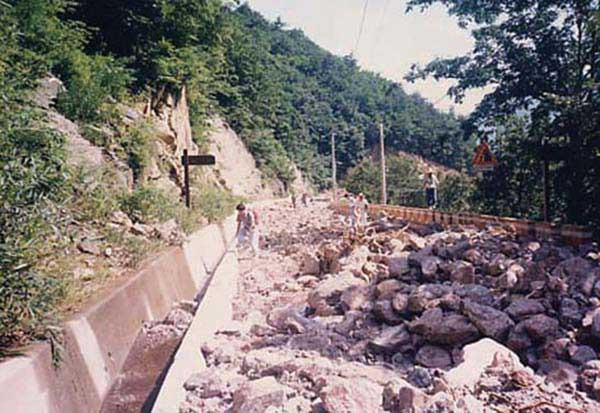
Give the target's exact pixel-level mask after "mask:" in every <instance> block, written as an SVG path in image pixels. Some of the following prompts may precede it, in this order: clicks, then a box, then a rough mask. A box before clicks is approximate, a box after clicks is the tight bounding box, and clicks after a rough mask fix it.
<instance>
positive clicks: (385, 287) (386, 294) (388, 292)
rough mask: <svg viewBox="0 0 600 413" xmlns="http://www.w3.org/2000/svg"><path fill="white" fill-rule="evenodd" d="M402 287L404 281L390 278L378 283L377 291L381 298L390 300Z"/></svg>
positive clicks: (378, 296)
mask: <svg viewBox="0 0 600 413" xmlns="http://www.w3.org/2000/svg"><path fill="white" fill-rule="evenodd" d="M401 289H402V283H401V282H400V281H398V280H394V279H390V280H385V281H382V282H380V283H379V284H377V287H375V292H376V293H377V298H378V299H379V300H389V299H391V298H393V297H394V296H395V295H396V292H398V291H400V290H401Z"/></svg>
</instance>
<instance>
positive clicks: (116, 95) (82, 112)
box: [56, 51, 132, 121]
mask: <svg viewBox="0 0 600 413" xmlns="http://www.w3.org/2000/svg"><path fill="white" fill-rule="evenodd" d="M58 70H59V73H60V74H61V78H62V80H63V82H64V83H65V86H66V90H65V91H64V92H62V93H60V95H59V96H58V99H57V102H56V106H57V108H58V109H59V110H60V111H61V112H63V113H64V114H65V116H67V117H68V118H70V119H74V120H81V121H103V120H108V119H109V118H110V115H111V106H110V103H109V102H110V100H111V99H121V98H123V97H124V95H125V94H126V92H127V87H128V86H129V84H130V83H131V81H132V77H131V74H130V71H129V70H127V69H126V68H125V67H124V66H123V65H122V63H120V62H119V61H117V60H115V59H114V58H112V57H109V56H100V55H94V56H88V55H86V54H85V53H83V52H81V51H76V52H73V53H71V54H70V56H68V57H67V58H65V59H64V61H63V62H61V65H60V67H59V68H58Z"/></svg>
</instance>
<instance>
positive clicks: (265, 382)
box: [232, 377, 292, 413]
mask: <svg viewBox="0 0 600 413" xmlns="http://www.w3.org/2000/svg"><path fill="white" fill-rule="evenodd" d="M288 393H292V391H291V389H289V388H288V387H286V386H283V385H281V384H279V383H277V381H276V380H275V379H274V378H273V377H263V378H261V379H258V380H252V381H249V382H247V383H245V384H244V385H242V386H241V387H240V388H239V389H238V390H237V391H236V392H235V393H234V394H233V407H232V412H233V413H264V412H265V411H266V410H267V409H268V408H270V407H275V408H282V407H283V406H284V404H285V402H286V395H287V394H288Z"/></svg>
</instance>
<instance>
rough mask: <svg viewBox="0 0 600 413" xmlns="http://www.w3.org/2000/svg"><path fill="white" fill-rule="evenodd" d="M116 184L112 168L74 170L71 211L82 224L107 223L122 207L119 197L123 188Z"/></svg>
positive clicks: (70, 202) (70, 201) (69, 205)
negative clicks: (95, 221)
mask: <svg viewBox="0 0 600 413" xmlns="http://www.w3.org/2000/svg"><path fill="white" fill-rule="evenodd" d="M115 182H118V179H117V178H116V176H115V171H114V170H113V169H111V168H107V167H103V168H102V169H101V170H99V171H92V172H85V171H83V170H82V169H76V170H74V171H73V174H72V177H71V179H70V184H71V186H72V187H71V189H70V193H71V196H70V198H69V200H68V207H69V210H70V211H73V212H74V216H75V218H76V219H77V220H78V221H81V222H88V221H94V220H97V221H100V222H106V220H107V219H108V218H109V217H110V215H111V214H112V213H113V212H114V211H116V210H118V209H119V207H120V204H119V197H118V195H119V194H120V193H122V192H123V188H119V187H118V186H117V185H116V184H115Z"/></svg>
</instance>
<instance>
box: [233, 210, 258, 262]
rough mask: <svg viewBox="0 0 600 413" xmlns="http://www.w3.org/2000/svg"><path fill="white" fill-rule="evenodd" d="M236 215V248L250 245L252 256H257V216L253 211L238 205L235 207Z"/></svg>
mask: <svg viewBox="0 0 600 413" xmlns="http://www.w3.org/2000/svg"><path fill="white" fill-rule="evenodd" d="M236 209H237V211H238V215H237V232H236V240H237V248H240V247H242V246H243V245H244V244H245V243H246V242H247V243H249V244H250V247H251V248H252V252H253V253H254V255H256V254H258V248H259V247H258V216H257V214H256V212H255V211H252V210H250V209H249V208H246V205H244V204H243V203H242V204H239V205H238V206H237V207H236Z"/></svg>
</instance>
